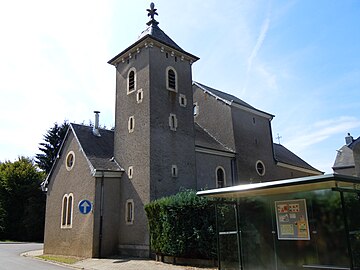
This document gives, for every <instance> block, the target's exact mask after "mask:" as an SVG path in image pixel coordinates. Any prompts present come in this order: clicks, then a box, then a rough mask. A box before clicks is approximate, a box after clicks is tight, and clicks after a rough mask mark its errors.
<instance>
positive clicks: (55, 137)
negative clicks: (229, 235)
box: [35, 121, 69, 174]
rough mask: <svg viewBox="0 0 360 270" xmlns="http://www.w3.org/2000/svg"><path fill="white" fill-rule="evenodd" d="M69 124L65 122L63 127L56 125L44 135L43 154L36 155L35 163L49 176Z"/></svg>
mask: <svg viewBox="0 0 360 270" xmlns="http://www.w3.org/2000/svg"><path fill="white" fill-rule="evenodd" d="M68 127H69V123H68V122H67V121H64V123H62V124H61V125H59V124H58V123H55V124H54V126H53V127H52V128H50V129H49V130H48V131H47V133H46V134H45V135H44V141H45V142H43V143H40V147H39V150H40V151H41V152H42V153H40V154H36V156H35V158H36V160H35V162H36V164H37V165H38V166H39V168H40V169H42V170H44V171H45V172H46V173H47V174H48V173H49V172H50V170H51V168H52V166H53V164H54V161H55V159H56V155H57V153H58V151H59V149H60V146H61V144H62V141H63V139H64V138H65V135H66V132H67V129H68Z"/></svg>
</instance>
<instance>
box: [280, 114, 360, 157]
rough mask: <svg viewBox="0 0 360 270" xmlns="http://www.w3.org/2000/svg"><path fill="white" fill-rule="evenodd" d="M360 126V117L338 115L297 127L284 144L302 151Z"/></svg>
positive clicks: (296, 150)
mask: <svg viewBox="0 0 360 270" xmlns="http://www.w3.org/2000/svg"><path fill="white" fill-rule="evenodd" d="M357 127H360V119H358V118H355V117H348V116H343V117H338V118H335V119H327V120H323V121H319V122H316V123H314V124H310V125H308V126H307V127H301V128H299V127H298V128H297V132H294V133H293V135H292V136H291V139H290V140H287V141H286V140H285V141H284V145H286V146H287V147H289V148H290V149H292V150H294V151H295V152H302V151H304V150H306V149H308V148H310V147H312V146H314V145H316V144H319V143H320V142H323V141H325V140H327V139H328V138H330V137H332V136H333V135H339V136H340V135H341V134H344V132H347V131H349V130H351V129H354V128H357Z"/></svg>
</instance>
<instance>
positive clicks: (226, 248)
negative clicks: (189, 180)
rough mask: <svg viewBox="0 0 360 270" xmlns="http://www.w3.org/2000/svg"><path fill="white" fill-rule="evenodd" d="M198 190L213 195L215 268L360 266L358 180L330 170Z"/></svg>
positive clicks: (276, 269)
mask: <svg viewBox="0 0 360 270" xmlns="http://www.w3.org/2000/svg"><path fill="white" fill-rule="evenodd" d="M197 194H198V195H199V196H206V197H211V198H216V199H215V201H216V217H217V225H216V226H217V236H218V237H217V246H218V261H219V269H222V270H233V269H234V270H235V269H241V270H270V269H271V270H280V269H281V270H285V269H286V270H296V269H338V270H346V269H352V270H354V269H360V201H359V198H360V178H357V177H351V176H344V175H338V174H330V175H320V176H311V177H304V178H295V179H286V180H278V181H272V182H264V183H256V184H246V185H239V186H233V187H226V188H220V189H213V190H205V191H199V192H198V193H197Z"/></svg>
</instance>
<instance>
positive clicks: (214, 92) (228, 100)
mask: <svg viewBox="0 0 360 270" xmlns="http://www.w3.org/2000/svg"><path fill="white" fill-rule="evenodd" d="M193 84H194V85H195V86H197V87H199V88H200V89H202V90H203V91H204V92H207V93H209V94H210V95H212V96H214V97H215V98H217V99H221V100H222V101H224V102H225V103H227V104H229V105H231V104H232V103H235V104H238V105H240V106H244V107H246V108H249V109H251V110H255V111H258V112H261V113H264V114H267V115H269V116H271V117H274V115H272V114H269V113H267V112H263V111H261V110H259V109H256V108H255V107H253V106H251V105H250V104H248V103H246V102H245V101H243V100H241V99H240V98H237V97H235V96H233V95H230V94H228V93H225V92H222V91H220V90H217V89H214V88H211V87H209V86H206V85H204V84H201V83H199V82H193Z"/></svg>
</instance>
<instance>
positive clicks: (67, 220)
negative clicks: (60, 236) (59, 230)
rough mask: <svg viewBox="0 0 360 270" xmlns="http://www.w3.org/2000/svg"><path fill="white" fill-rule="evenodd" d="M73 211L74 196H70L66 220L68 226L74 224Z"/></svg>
mask: <svg viewBox="0 0 360 270" xmlns="http://www.w3.org/2000/svg"><path fill="white" fill-rule="evenodd" d="M72 210H73V196H72V194H70V195H69V199H68V211H67V218H66V225H67V226H71V223H72Z"/></svg>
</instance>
